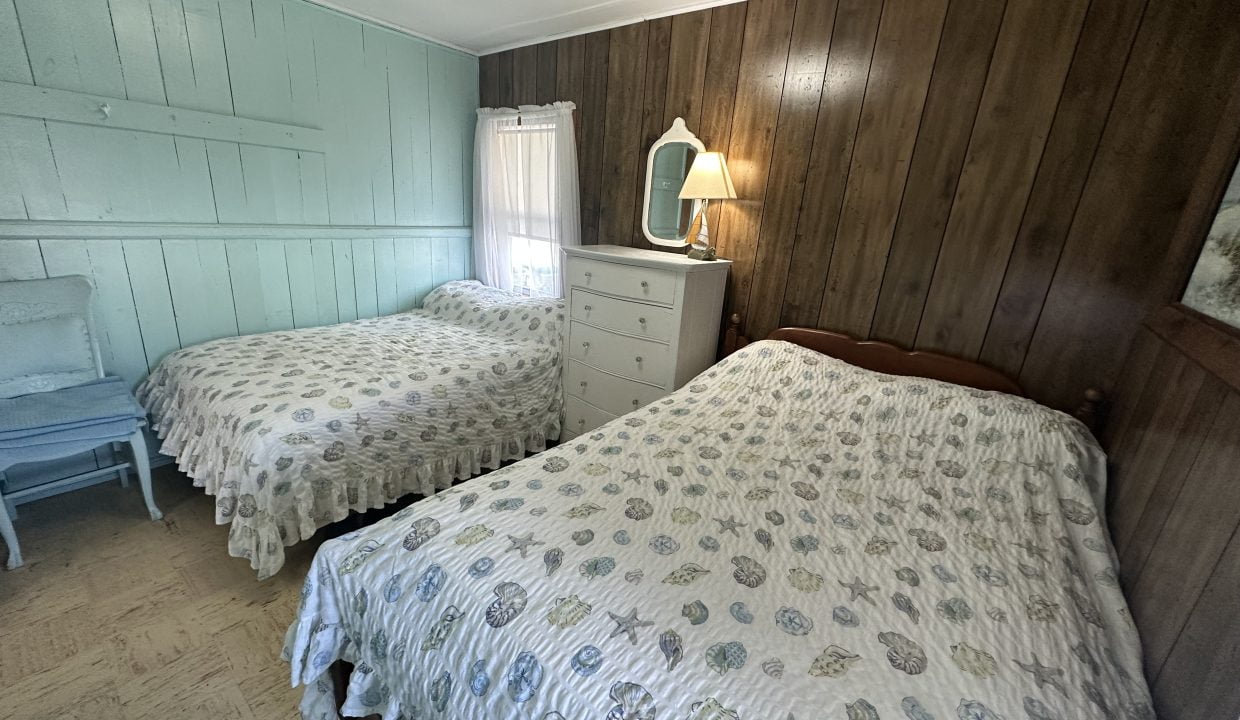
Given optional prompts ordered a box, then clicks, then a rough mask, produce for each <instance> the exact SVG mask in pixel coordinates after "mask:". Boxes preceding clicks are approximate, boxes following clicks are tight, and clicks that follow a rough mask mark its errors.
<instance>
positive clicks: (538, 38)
mask: <svg viewBox="0 0 1240 720" xmlns="http://www.w3.org/2000/svg"><path fill="white" fill-rule="evenodd" d="M305 1H306V2H309V3H311V4H314V5H318V6H320V7H324V8H327V9H329V10H332V11H335V12H338V13H340V14H342V15H348V16H350V17H354V18H357V19H359V20H364V21H366V22H369V23H373V24H375V25H378V26H380V27H384V28H387V29H388V30H392V31H395V32H398V33H402V34H405V35H411V36H413V37H416V38H418V39H420V40H426V41H427V42H432V43H435V44H437V45H442V46H444V47H448V48H452V49H453V50H458V51H460V52H463V53H466V54H468V55H475V56H482V55H490V54H492V53H497V52H503V51H505V50H512V49H514V48H519V47H526V46H528V45H536V44H538V43H543V42H548V41H551V40H559V39H561V38H566V37H573V36H574V35H582V34H585V33H591V32H597V31H599V30H610V29H611V28H616V27H622V26H624V25H631V24H633V23H637V22H643V21H646V20H656V19H658V18H663V17H669V16H671V15H680V14H682V13H689V12H694V11H697V10H705V9H708V8H712V7H718V6H720V5H732V4H734V3H738V2H744V0H697V1H696V2H687V3H683V4H682V3H676V4H675V6H674V7H671V8H669V9H667V10H665V11H660V12H646V13H638V14H635V15H629V16H625V17H622V18H620V19H617V20H614V21H610V22H606V23H598V24H593V25H586V26H583V27H576V28H573V29H571V30H567V31H564V32H559V33H553V34H542V35H533V36H530V37H529V38H527V39H523V40H520V41H516V42H510V43H504V44H501V45H495V46H492V47H486V48H481V49H476V48H468V47H465V46H463V45H460V44H458V43H454V42H452V41H450V40H445V39H444V38H442V37H436V36H434V35H430V34H427V33H425V32H423V31H421V30H418V29H416V28H412V27H408V26H406V25H402V24H400V23H395V22H392V21H390V20H385V19H383V18H380V17H376V16H375V15H372V14H370V13H364V12H360V11H358V10H355V9H353V8H350V7H348V6H347V5H345V4H344V3H346V2H348V0H305ZM671 1H672V2H674V1H675V0H671ZM602 4H604V5H606V4H608V3H602ZM591 7H596V6H586V7H584V8H577V9H574V10H573V11H572V12H571V13H561V14H560V15H557V16H552V17H551V18H547V17H541V18H534V19H532V20H531V21H530V22H532V23H539V24H542V23H544V22H545V21H546V20H549V19H553V18H555V17H564V16H565V15H571V14H575V13H577V12H581V11H582V10H588V9H590V8H591Z"/></svg>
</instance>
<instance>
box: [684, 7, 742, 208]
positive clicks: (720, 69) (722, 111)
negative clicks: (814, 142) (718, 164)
mask: <svg viewBox="0 0 1240 720" xmlns="http://www.w3.org/2000/svg"><path fill="white" fill-rule="evenodd" d="M748 13H749V5H748V3H738V4H735V5H724V6H723V7H717V8H715V9H714V10H712V11H711V14H710V44H709V46H708V47H707V50H706V77H705V79H704V80H703V81H702V124H701V126H700V127H698V128H696V129H694V128H691V129H694V130H695V132H696V133H697V136H698V138H700V139H701V141H702V143H703V144H705V145H706V147H707V148H709V149H712V150H722V149H723V148H726V147H727V146H728V141H729V140H731V138H732V108H733V106H734V105H735V104H736V83H737V79H738V77H739V75H740V70H741V40H742V39H743V38H744V35H745V19H746V17H747V16H748ZM721 207H722V203H717V202H716V203H711V206H710V208H709V210H708V212H707V219H708V220H709V225H710V227H719V212H720V209H721Z"/></svg>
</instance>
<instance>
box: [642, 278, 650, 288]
mask: <svg viewBox="0 0 1240 720" xmlns="http://www.w3.org/2000/svg"><path fill="white" fill-rule="evenodd" d="M648 287H650V283H648V282H646V281H645V280H642V288H643V289H644V288H648Z"/></svg>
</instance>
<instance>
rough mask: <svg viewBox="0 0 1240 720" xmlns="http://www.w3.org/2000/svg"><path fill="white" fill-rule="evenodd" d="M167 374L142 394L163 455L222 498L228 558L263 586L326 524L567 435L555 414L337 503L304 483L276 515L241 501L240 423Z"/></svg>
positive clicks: (381, 478) (368, 483)
mask: <svg viewBox="0 0 1240 720" xmlns="http://www.w3.org/2000/svg"><path fill="white" fill-rule="evenodd" d="M161 369H162V368H160V369H157V370H156V373H155V374H152V376H151V377H150V378H149V379H148V380H147V382H145V383H143V385H142V386H141V387H140V388H139V389H138V400H139V402H141V403H142V404H143V405H144V406H145V407H146V408H147V410H148V412H149V413H150V415H151V417H152V419H153V423H152V429H153V430H154V431H155V432H156V433H157V434H158V436H159V438H160V440H162V441H163V442H162V444H161V445H160V448H159V452H161V453H163V454H164V455H170V456H173V457H174V458H176V461H177V468H178V469H179V470H181V472H184V473H185V474H186V475H188V476H189V477H190V478H191V479H192V480H193V481H194V485H195V487H201V488H203V489H204V490H205V491H206V492H207V494H208V495H211V496H213V497H215V498H216V523H217V524H220V525H223V524H228V523H231V525H232V527H231V528H230V530H229V533H228V553H229V554H230V555H232V556H233V557H240V558H245V559H247V560H249V561H250V567H252V568H253V569H254V570H256V571H258V578H259V579H260V580H265V579H267V578H269V577H271V576H272V575H274V574H275V573H276V572H277V571H279V569H280V568H281V567H282V566H283V565H284V548H285V547H287V546H291V545H293V544H295V543H297V542H299V541H301V540H306V539H309V538H310V537H311V536H312V535H314V533H315V531H316V530H318V529H319V528H321V527H323V526H324V525H329V524H331V523H333V522H338V521H340V520H343V519H344V518H346V517H348V514H349V512H365V511H367V510H371V509H377V508H382V507H384V506H385V505H386V504H388V503H392V502H395V501H396V500H399V499H400V498H402V497H404V496H406V495H410V494H414V493H418V494H421V495H425V496H430V495H433V494H434V493H435V492H436V491H437V490H443V489H446V488H448V487H451V485H452V483H453V481H456V480H468V479H469V478H470V477H473V476H475V475H479V474H481V473H482V472H484V471H486V470H494V469H496V468H498V467H499V466H500V465H501V464H503V463H504V462H506V461H508V460H519V459H521V458H523V457H525V456H526V455H527V454H530V453H536V452H541V451H543V450H545V449H546V448H547V443H548V442H549V441H555V440H557V439H558V438H559V436H560V413H559V412H558V411H556V412H550V413H548V415H547V417H546V418H544V419H543V420H542V422H541V424H539V425H538V426H537V427H531V428H527V429H525V430H524V431H522V432H518V433H514V434H511V435H508V436H504V437H501V438H498V439H496V438H487V439H484V440H482V441H480V442H479V443H478V444H476V445H460V446H455V447H453V448H451V449H450V450H447V451H445V452H442V453H441V454H440V455H438V456H434V457H427V456H420V457H419V458H418V462H417V463H410V464H399V465H398V464H397V462H398V459H397V458H393V459H392V463H391V465H392V466H391V467H390V468H388V469H386V470H384V471H383V472H382V473H378V474H375V473H368V474H363V475H361V476H359V477H346V486H345V488H344V491H345V495H344V496H342V497H338V498H336V501H335V502H331V503H322V502H316V498H315V492H314V489H313V488H312V487H311V483H310V482H309V481H306V480H298V481H295V482H293V484H292V486H291V488H290V489H289V490H288V492H289V493H291V494H292V496H293V503H292V510H291V512H284V513H281V514H279V515H273V514H272V513H270V512H269V511H268V509H267V508H266V507H263V506H262V501H261V500H259V502H258V503H257V506H255V507H247V506H246V504H245V503H244V502H239V497H238V495H239V492H240V488H242V487H243V486H244V483H243V482H242V480H243V477H244V472H245V464H246V458H245V453H244V451H242V450H237V449H232V448H235V446H236V445H237V444H239V442H240V440H241V438H240V437H239V433H238V431H237V430H236V423H235V422H232V423H229V422H228V419H227V418H221V417H216V416H211V417H204V416H203V415H204V413H199V412H197V411H196V410H195V411H194V412H192V413H190V414H188V415H187V414H186V413H185V412H184V410H183V408H181V407H180V404H179V403H178V400H177V392H176V391H175V390H174V389H173V388H175V387H176V384H175V383H165V382H162V380H164V379H165V378H162V377H158V375H159V370H161ZM197 407H199V406H197V405H195V408H197ZM230 425H231V426H230Z"/></svg>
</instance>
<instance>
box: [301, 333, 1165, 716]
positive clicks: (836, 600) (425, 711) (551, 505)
mask: <svg viewBox="0 0 1240 720" xmlns="http://www.w3.org/2000/svg"><path fill="white" fill-rule="evenodd" d="M1104 468H1105V458H1104V456H1103V453H1102V452H1101V450H1100V449H1099V447H1098V445H1097V444H1096V442H1095V441H1094V440H1093V438H1092V436H1090V434H1089V433H1088V431H1087V430H1086V429H1085V428H1084V427H1083V426H1082V425H1081V424H1080V423H1078V422H1077V421H1075V420H1074V419H1072V418H1070V417H1068V416H1066V415H1064V414H1062V413H1059V412H1055V411H1052V410H1049V409H1047V408H1045V407H1042V406H1039V405H1037V404H1035V403H1033V402H1031V401H1029V400H1025V399H1021V398H1017V397H1013V396H1009V395H1004V394H1001V393H994V392H982V391H976V390H971V389H967V388H963V387H959V386H954V385H948V384H944V383H939V382H934V381H928V380H922V379H918V378H903V377H892V376H887V375H881V374H877V373H873V372H869V371H866V370H862V369H859V368H856V367H853V366H850V365H847V364H845V363H842V362H840V361H837V360H834V359H832V358H828V357H826V356H823V355H820V354H818V353H815V352H812V351H810V350H806V349H804V348H801V347H799V346H796V345H792V344H789V343H783V342H776V341H763V342H758V343H754V344H752V345H750V346H748V347H747V348H745V349H744V350H742V351H740V352H738V353H735V354H733V355H732V356H730V357H728V358H727V359H725V360H723V361H721V362H720V363H719V364H718V365H716V366H715V367H713V368H712V369H710V370H708V371H707V372H706V373H704V374H703V375H701V376H699V377H698V378H696V379H695V380H693V381H692V382H691V383H690V384H689V385H688V386H686V387H685V388H683V389H681V390H680V391H678V392H676V393H674V394H672V395H670V396H668V397H667V398H665V399H664V400H662V401H660V402H657V403H655V404H653V405H651V406H649V407H646V408H643V409H641V410H638V411H635V412H633V413H630V414H629V415H626V416H624V417H621V418H619V419H617V420H615V421H613V422H611V423H609V424H607V425H605V426H603V427H601V428H599V429H598V430H597V431H596V432H594V433H592V434H589V435H588V436H582V437H580V438H577V439H575V440H573V441H572V442H569V443H566V444H563V445H560V446H558V447H555V448H553V449H551V450H548V451H546V452H544V453H542V454H540V455H538V456H535V457H532V458H528V459H526V460H524V461H522V462H519V463H516V464H514V465H511V466H508V467H505V468H503V469H501V470H499V471H496V472H493V473H490V474H488V475H486V476H483V477H480V478H477V479H474V480H472V481H470V482H468V483H464V484H461V485H458V486H457V487H454V488H453V489H452V490H450V491H448V492H443V493H439V494H437V495H435V496H434V497H432V498H429V499H426V500H422V501H420V502H418V503H416V504H414V505H412V506H410V507H408V508H405V509H404V510H402V511H401V512H399V513H398V514H396V515H394V516H393V517H391V518H388V519H386V520H383V521H381V522H379V523H376V524H375V525H373V526H370V527H368V528H365V529H363V530H361V531H358V532H354V533H350V534H349V535H347V536H345V537H341V538H339V539H337V540H334V541H330V542H327V543H325V544H323V545H322V546H321V548H320V549H319V551H318V554H317V556H316V558H315V560H314V563H313V566H312V569H311V571H310V573H309V575H308V577H307V578H306V581H305V586H304V590H303V593H302V602H301V607H300V610H299V613H298V617H297V618H296V620H295V622H294V623H293V624H292V626H291V627H290V628H289V632H288V635H287V638H286V644H285V648H284V655H285V657H286V659H288V660H289V661H290V663H291V670H292V679H293V682H294V684H302V685H304V686H305V694H304V699H303V702H302V707H301V709H302V714H303V716H304V717H306V718H315V719H318V718H333V717H336V702H337V700H338V698H336V697H335V696H334V694H333V688H332V683H331V682H330V677H329V675H328V674H327V671H328V668H329V667H330V666H331V664H332V663H333V662H335V661H337V660H345V661H347V662H350V663H353V664H354V665H355V666H356V669H355V671H354V672H353V673H352V675H351V677H350V680H349V684H348V687H347V691H346V692H347V695H346V697H344V698H339V700H343V704H344V710H345V713H346V714H350V715H366V714H369V713H378V714H381V715H382V716H383V717H384V718H385V719H387V720H394V719H395V718H423V717H445V718H448V717H451V718H541V719H542V720H555V719H558V718H607V720H621V719H630V720H637V719H640V720H653V719H654V718H656V717H658V718H694V719H697V720H704V719H706V718H721V719H722V718H732V719H737V718H740V719H743V720H772V719H778V720H784V719H785V718H787V719H789V720H792V719H797V718H799V719H801V720H808V719H810V718H822V717H832V718H848V719H849V720H858V719H861V720H872V719H874V718H887V719H889V718H909V719H911V720H927V719H928V718H940V719H944V718H960V719H962V720H996V719H998V718H1007V719H1009V720H1011V719H1014V718H1030V719H1031V720H1048V719H1052V718H1061V719H1063V720H1068V719H1072V720H1080V719H1086V718H1152V717H1153V714H1152V711H1151V709H1150V708H1151V706H1150V697H1149V692H1148V688H1147V687H1146V685H1145V683H1144V680H1143V679H1142V674H1141V661H1140V646H1139V641H1138V638H1137V635H1136V632H1135V630H1134V628H1133V624H1132V622H1131V619H1130V617H1129V614H1128V610H1127V606H1126V604H1125V601H1124V598H1123V596H1122V594H1121V592H1120V590H1119V587H1118V582H1117V580H1116V558H1115V554H1114V552H1113V550H1112V547H1111V545H1110V542H1109V540H1108V535H1107V531H1106V528H1105V523H1104V521H1103V518H1102V517H1101V514H1100V511H1099V503H1098V499H1099V498H1101V497H1102V495H1103V493H1104V492H1105V480H1106V477H1105V469H1104Z"/></svg>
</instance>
